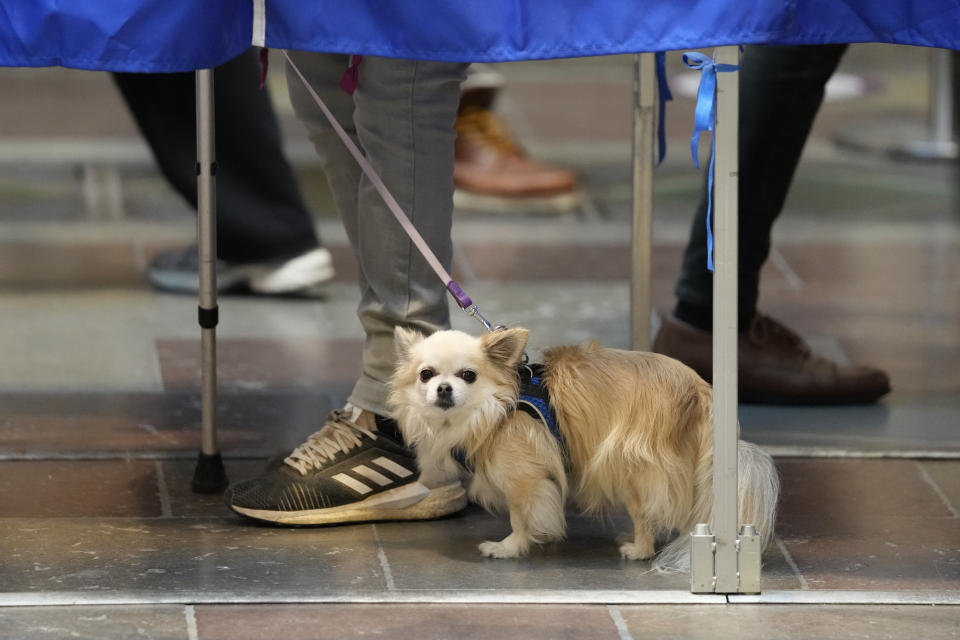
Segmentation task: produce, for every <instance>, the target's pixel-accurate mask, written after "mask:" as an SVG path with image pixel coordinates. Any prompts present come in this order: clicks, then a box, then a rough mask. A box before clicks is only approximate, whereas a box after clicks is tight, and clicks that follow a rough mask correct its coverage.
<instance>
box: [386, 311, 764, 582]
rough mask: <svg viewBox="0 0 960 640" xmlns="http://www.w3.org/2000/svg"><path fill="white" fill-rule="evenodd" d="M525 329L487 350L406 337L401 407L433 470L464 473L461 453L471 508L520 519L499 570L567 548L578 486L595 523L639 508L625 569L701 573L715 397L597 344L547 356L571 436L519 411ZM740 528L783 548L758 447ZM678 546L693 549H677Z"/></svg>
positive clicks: (409, 435)
mask: <svg viewBox="0 0 960 640" xmlns="http://www.w3.org/2000/svg"><path fill="white" fill-rule="evenodd" d="M527 336H528V332H527V330H526V329H521V328H514V329H502V330H498V331H494V332H491V333H487V334H485V335H483V336H481V337H474V336H471V335H469V334H466V333H463V332H461V331H440V332H437V333H435V334H433V335H431V336H429V337H424V336H422V335H421V334H419V333H417V332H415V331H411V330H407V329H403V328H398V329H397V330H396V332H395V343H396V348H397V355H398V365H397V368H396V371H395V373H394V375H393V378H392V380H391V393H390V398H389V405H390V408H391V411H392V413H393V417H394V418H395V419H396V420H397V422H398V423H399V424H400V429H401V432H402V433H403V435H404V438H405V439H406V440H407V442H408V443H409V444H411V445H412V446H413V447H414V448H415V450H416V454H417V459H418V461H419V464H420V466H421V469H422V470H423V471H424V472H425V473H427V472H429V471H430V470H438V471H440V472H442V473H446V474H449V473H455V472H456V470H457V469H458V466H457V464H458V463H457V462H456V461H455V460H454V457H453V454H452V452H454V451H457V450H459V451H461V452H463V453H464V457H465V461H466V465H467V467H468V468H469V469H470V470H471V471H472V472H473V478H472V481H471V484H470V489H469V493H470V497H471V499H473V500H474V501H476V502H478V503H479V504H481V505H483V506H484V507H485V508H487V509H488V510H490V511H494V512H503V511H504V510H506V511H507V512H508V513H509V516H510V526H511V528H512V532H511V533H510V535H508V536H507V537H506V538H504V539H503V540H501V541H499V542H494V541H487V542H484V543H482V544H481V545H480V553H482V554H483V555H485V556H489V557H494V558H513V557H517V556H522V555H524V554H526V553H527V552H528V551H529V549H530V546H531V544H539V543H544V542H548V541H552V540H560V539H562V538H564V536H565V532H566V520H565V518H564V504H565V502H566V497H567V477H568V474H569V477H570V482H571V483H572V485H573V487H574V496H575V498H576V501H577V503H578V504H579V506H580V507H581V508H582V509H583V510H584V511H585V512H588V513H601V512H610V511H612V510H615V509H619V508H620V507H624V508H626V511H627V513H628V514H629V516H630V518H631V519H632V521H633V527H634V530H633V536H632V537H631V538H630V539H629V540H628V541H626V542H623V543H622V544H621V545H620V553H621V554H622V555H623V557H624V558H630V559H647V558H653V557H654V554H655V543H657V542H658V541H659V542H666V544H665V546H664V547H663V548H662V549H661V550H660V551H659V553H656V558H655V559H654V562H653V567H654V568H656V569H659V570H663V571H685V570H688V568H689V552H688V540H687V538H688V536H687V535H686V534H687V533H688V532H689V531H690V530H691V529H692V528H693V527H694V525H695V524H697V523H700V522H710V521H711V509H712V503H713V492H712V485H713V425H712V395H711V390H710V385H708V384H707V383H706V382H704V381H703V380H702V379H700V377H699V376H698V375H697V374H696V373H695V372H694V371H693V370H692V369H690V368H689V367H687V366H686V365H684V364H683V363H681V362H678V361H677V360H674V359H672V358H668V357H666V356H662V355H658V354H655V353H646V352H638V351H622V350H618V349H608V348H603V347H600V346H599V345H597V344H596V343H594V342H591V343H589V344H586V345H580V346H561V347H554V348H551V349H547V350H546V351H544V365H543V366H544V368H543V370H542V376H541V378H542V383H543V384H545V386H546V388H547V390H548V392H549V405H550V408H552V409H553V411H554V412H555V417H556V426H557V431H558V432H559V433H558V434H553V433H551V430H550V429H548V428H547V427H546V426H545V425H544V423H543V422H542V421H541V420H538V419H537V418H536V417H534V416H533V415H531V413H533V412H526V411H520V410H518V400H519V396H518V393H519V391H518V388H519V380H520V376H519V374H518V371H519V370H522V367H523V363H522V360H523V353H524V349H525V347H526V344H527ZM738 452H739V455H738V469H739V477H738V486H739V499H738V507H739V520H740V523H741V524H743V523H751V524H753V525H755V526H756V528H757V529H758V531H759V533H760V535H761V538H762V545H763V546H764V547H765V546H766V544H767V543H768V542H769V540H770V538H771V534H772V532H773V525H774V519H775V512H776V505H777V496H778V493H779V480H778V476H777V471H776V469H775V467H774V465H773V461H772V459H771V458H770V456H769V455H768V454H766V453H765V452H763V451H762V450H761V449H760V448H758V447H757V446H756V445H753V444H750V443H748V442H743V441H740V442H739V446H738ZM677 532H679V534H680V535H677Z"/></svg>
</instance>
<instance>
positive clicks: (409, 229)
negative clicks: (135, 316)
mask: <svg viewBox="0 0 960 640" xmlns="http://www.w3.org/2000/svg"><path fill="white" fill-rule="evenodd" d="M283 56H284V57H285V58H286V59H287V62H288V63H289V64H290V68H291V69H293V70H294V72H295V73H296V74H297V76H298V77H299V78H300V81H301V82H302V83H303V86H304V87H306V89H307V91H308V92H309V93H310V95H311V96H312V97H313V100H314V102H316V103H317V106H318V107H320V110H321V111H322V112H323V115H324V116H325V117H326V118H327V120H328V121H329V122H330V125H331V126H332V127H333V130H334V131H336V132H337V135H338V136H339V137H340V140H342V141H343V144H345V145H346V146H347V150H348V151H350V155H352V156H353V158H354V160H356V161H357V164H359V165H360V169H361V170H362V171H363V173H364V174H366V176H367V178H369V179H370V182H371V183H372V184H373V187H374V188H375V189H376V190H377V193H379V194H380V197H381V198H383V201H384V203H385V204H386V205H387V208H388V209H390V212H391V213H393V217H395V218H396V219H397V222H399V223H400V226H401V227H403V230H404V231H405V232H406V234H407V236H409V238H410V240H411V241H412V242H413V244H414V246H415V247H416V248H417V250H418V251H419V252H420V255H422V256H423V257H424V259H425V260H426V261H427V264H429V265H430V267H431V268H432V269H433V271H434V273H436V274H437V277H439V278H440V280H442V281H443V283H444V285H445V286H446V288H447V291H449V292H450V295H452V296H453V299H454V300H456V302H457V305H459V307H460V308H461V309H463V311H464V312H465V313H466V314H467V315H470V316H473V317H474V318H476V319H477V321H478V322H480V323H481V324H482V325H483V326H484V327H486V329H487V331H494V330H496V329H497V328H499V327H494V326H492V325H491V324H490V322H489V321H487V319H486V318H484V317H483V316H482V315H481V314H480V309H479V308H478V307H477V305H476V304H474V302H473V300H471V299H470V296H468V295H467V293H466V292H465V291H464V290H463V289H462V288H461V287H460V285H459V284H457V283H456V282H455V281H454V279H453V278H451V277H450V274H449V273H447V270H446V269H444V268H443V265H442V264H440V261H439V260H438V259H437V256H436V255H434V253H433V251H431V250H430V247H428V246H427V243H426V241H424V239H423V236H421V235H420V232H419V231H417V229H416V228H415V227H414V226H413V224H412V223H411V222H410V219H409V218H408V217H407V215H406V214H405V213H404V212H403V209H401V208H400V205H399V204H398V203H397V201H396V199H395V198H394V197H393V194H391V193H390V190H389V189H387V186H386V185H385V184H383V180H381V179H380V176H378V175H377V172H376V171H375V170H374V168H373V167H372V166H371V165H370V163H369V162H368V161H367V159H366V158H365V157H364V156H363V153H362V152H361V151H360V149H359V148H357V145H356V144H354V142H353V140H351V139H350V136H348V135H347V132H346V131H344V130H343V127H341V126H340V123H339V122H337V119H336V118H334V117H333V113H331V112H330V109H328V108H327V105H326V104H325V103H324V102H323V99H321V98H320V96H319V95H317V92H316V91H314V90H313V87H311V86H310V83H309V82H307V79H306V78H305V77H304V76H303V74H302V73H300V69H298V68H297V65H296V64H294V62H293V60H291V59H290V56H289V55H288V54H287V52H286V51H284V52H283Z"/></svg>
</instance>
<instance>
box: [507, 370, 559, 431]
mask: <svg viewBox="0 0 960 640" xmlns="http://www.w3.org/2000/svg"><path fill="white" fill-rule="evenodd" d="M544 370H545V367H544V366H543V365H542V364H522V365H520V367H519V368H518V369H517V373H518V374H519V375H520V393H519V397H518V401H517V409H518V410H519V411H523V412H525V413H527V414H529V415H530V416H532V417H534V418H536V419H537V420H539V421H540V422H542V423H543V424H545V425H546V427H547V429H549V430H550V435H552V436H553V437H554V438H556V440H557V442H558V443H560V448H561V449H562V448H563V436H562V435H561V434H560V429H559V428H558V427H557V416H556V414H555V413H554V412H553V408H552V407H551V406H550V391H549V390H548V389H547V385H546V384H544V382H543V372H544Z"/></svg>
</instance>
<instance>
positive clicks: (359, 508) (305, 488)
mask: <svg viewBox="0 0 960 640" xmlns="http://www.w3.org/2000/svg"><path fill="white" fill-rule="evenodd" d="M224 498H225V499H226V502H227V505H228V506H229V507H230V508H231V509H233V510H234V511H235V512H237V513H239V514H240V515H243V516H247V517H249V518H254V519H257V520H265V521H268V522H275V523H278V524H287V525H317V524H337V523H346V522H364V521H371V520H428V519H431V518H439V517H441V516H445V515H448V514H451V513H455V512H457V511H459V510H461V509H463V508H464V507H465V506H466V504H467V497H466V492H465V491H464V489H463V485H462V484H461V483H460V480H459V478H451V479H450V480H449V482H448V483H447V484H443V485H442V486H437V487H427V486H426V485H424V484H422V483H421V482H420V473H419V471H418V469H417V461H416V458H415V457H414V455H413V452H411V451H410V449H408V448H407V447H405V446H404V445H403V444H401V442H400V436H399V433H398V432H397V428H396V423H395V422H393V421H392V420H389V419H387V418H382V417H380V416H375V415H374V414H372V413H370V412H367V411H362V410H360V409H358V408H356V407H352V406H351V405H349V404H348V405H347V406H346V407H344V408H343V409H342V410H339V411H334V412H332V413H331V414H330V416H329V417H328V418H327V422H326V424H325V425H324V426H323V428H322V429H320V431H317V432H316V433H314V434H313V435H312V436H310V437H309V438H308V439H307V441H306V442H304V443H303V444H302V445H300V446H299V447H297V448H296V449H295V450H294V451H293V453H291V454H290V455H289V456H287V457H286V458H285V459H284V461H283V463H282V464H278V465H271V466H270V467H268V469H267V471H266V472H265V473H264V474H263V475H262V476H260V477H258V478H254V479H253V480H246V481H243V482H238V483H236V484H233V485H231V486H230V487H229V488H227V491H226V494H225V495H224Z"/></svg>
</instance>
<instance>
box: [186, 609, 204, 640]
mask: <svg viewBox="0 0 960 640" xmlns="http://www.w3.org/2000/svg"><path fill="white" fill-rule="evenodd" d="M183 617H184V619H186V621H187V640H199V638H200V636H199V635H198V634H197V612H196V610H195V609H194V608H193V605H192V604H188V605H186V606H185V607H184V608H183Z"/></svg>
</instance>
